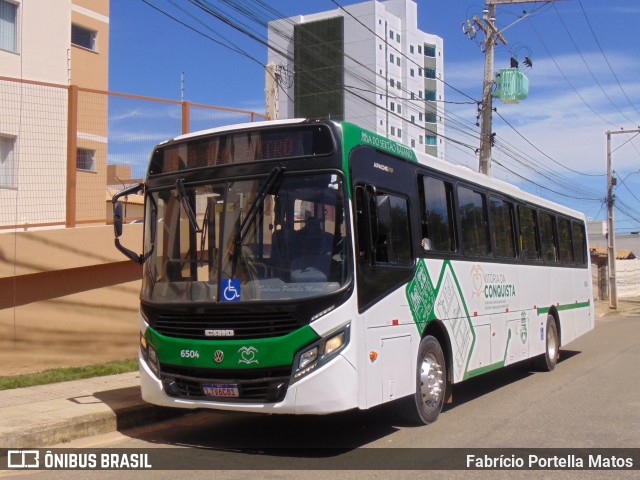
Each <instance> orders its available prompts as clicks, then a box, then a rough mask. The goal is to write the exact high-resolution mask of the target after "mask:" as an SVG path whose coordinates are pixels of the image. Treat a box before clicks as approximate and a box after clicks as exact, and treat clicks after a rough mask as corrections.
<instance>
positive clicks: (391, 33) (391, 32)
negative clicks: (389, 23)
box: [389, 30, 393, 40]
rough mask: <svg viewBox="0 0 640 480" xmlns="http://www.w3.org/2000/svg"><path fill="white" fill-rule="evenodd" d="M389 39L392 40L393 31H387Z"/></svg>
mask: <svg viewBox="0 0 640 480" xmlns="http://www.w3.org/2000/svg"><path fill="white" fill-rule="evenodd" d="M389 38H390V39H391V40H393V30H389Z"/></svg>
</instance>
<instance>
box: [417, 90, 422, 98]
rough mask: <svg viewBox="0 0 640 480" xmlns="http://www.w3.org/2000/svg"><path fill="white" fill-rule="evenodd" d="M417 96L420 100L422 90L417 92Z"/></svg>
mask: <svg viewBox="0 0 640 480" xmlns="http://www.w3.org/2000/svg"><path fill="white" fill-rule="evenodd" d="M418 96H419V97H420V98H422V90H420V91H419V92H418Z"/></svg>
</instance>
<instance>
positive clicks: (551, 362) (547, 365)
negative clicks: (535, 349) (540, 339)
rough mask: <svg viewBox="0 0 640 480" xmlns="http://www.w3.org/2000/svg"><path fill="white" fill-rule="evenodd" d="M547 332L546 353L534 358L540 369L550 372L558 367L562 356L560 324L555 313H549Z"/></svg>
mask: <svg viewBox="0 0 640 480" xmlns="http://www.w3.org/2000/svg"><path fill="white" fill-rule="evenodd" d="M546 332H547V334H546V335H545V347H544V353H543V354H542V355H540V356H538V357H536V358H535V359H534V365H535V367H536V368H537V369H538V370H542V371H543V372H550V371H552V370H553V369H554V368H556V364H557V363H558V359H559V358H560V335H558V324H557V323H556V319H555V317H554V316H553V315H551V314H548V315H547V328H546Z"/></svg>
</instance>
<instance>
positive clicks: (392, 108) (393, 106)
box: [391, 102, 396, 112]
mask: <svg viewBox="0 0 640 480" xmlns="http://www.w3.org/2000/svg"><path fill="white" fill-rule="evenodd" d="M391 111H392V112H395V111H396V104H395V103H393V102H391Z"/></svg>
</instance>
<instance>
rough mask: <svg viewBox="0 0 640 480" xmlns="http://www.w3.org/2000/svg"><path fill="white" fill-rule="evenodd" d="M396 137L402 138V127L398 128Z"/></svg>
mask: <svg viewBox="0 0 640 480" xmlns="http://www.w3.org/2000/svg"><path fill="white" fill-rule="evenodd" d="M398 138H402V129H401V128H399V129H398Z"/></svg>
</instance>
